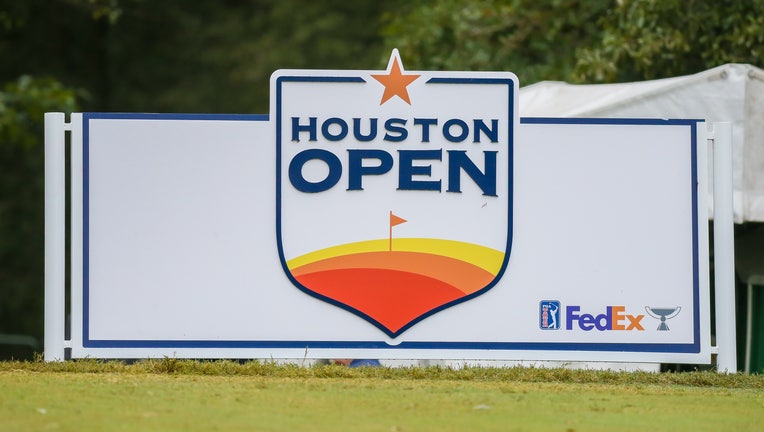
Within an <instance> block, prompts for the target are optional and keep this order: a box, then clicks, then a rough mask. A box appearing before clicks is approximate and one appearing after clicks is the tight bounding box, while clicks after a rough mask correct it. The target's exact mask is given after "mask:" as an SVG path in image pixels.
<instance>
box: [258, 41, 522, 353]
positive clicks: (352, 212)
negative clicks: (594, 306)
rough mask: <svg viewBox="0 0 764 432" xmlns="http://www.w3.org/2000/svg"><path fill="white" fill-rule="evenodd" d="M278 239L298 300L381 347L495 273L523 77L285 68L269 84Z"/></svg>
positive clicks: (392, 68) (508, 203) (504, 240)
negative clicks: (369, 328)
mask: <svg viewBox="0 0 764 432" xmlns="http://www.w3.org/2000/svg"><path fill="white" fill-rule="evenodd" d="M271 86H272V89H271V95H272V96H271V98H272V100H271V107H272V112H271V120H272V121H273V122H274V124H275V127H276V132H275V139H276V146H277V160H276V170H277V179H276V180H277V182H276V199H277V214H276V231H277V239H278V247H279V254H280V258H281V263H282V266H283V268H284V271H285V273H286V274H287V276H288V277H289V279H290V281H291V282H292V283H293V284H294V286H295V287H296V288H298V289H300V290H302V291H303V292H304V293H306V294H308V295H310V296H313V297H315V298H318V299H320V300H323V301H326V302H328V303H331V304H333V305H335V306H338V307H340V308H343V309H345V310H346V311H348V312H349V313H353V314H355V315H357V316H359V317H360V318H363V319H365V320H366V321H368V322H369V323H371V324H372V325H374V326H376V327H377V328H378V329H379V330H381V331H382V332H384V333H385V334H386V335H388V336H389V337H392V338H394V337H397V336H398V335H400V334H401V333H403V332H404V331H406V330H407V329H408V328H410V327H411V326H413V325H414V324H416V323H417V322H419V321H421V320H423V319H425V318H427V317H428V316H430V315H432V314H434V313H437V312H440V311H443V310H445V309H447V308H449V307H451V306H454V305H456V304H459V303H461V302H464V301H467V300H470V299H472V298H475V297H477V296H479V295H481V294H483V293H485V292H486V291H488V290H489V289H491V288H492V287H493V286H494V285H495V284H496V283H497V281H498V280H499V279H500V278H501V277H502V275H503V273H504V270H505V268H506V265H507V261H508V259H509V254H510V249H511V239H512V146H513V142H514V136H515V131H516V129H517V126H518V116H517V95H518V81H517V78H516V77H515V76H514V75H513V74H511V73H508V72H497V73H490V72H428V71H415V72H414V71H406V70H404V68H403V62H402V61H401V58H400V56H399V55H398V52H397V51H396V50H394V51H393V53H392V55H391V57H390V61H389V64H388V67H387V70H385V71H326V70H324V71H318V70H281V71H277V72H276V73H274V74H273V76H272V77H271Z"/></svg>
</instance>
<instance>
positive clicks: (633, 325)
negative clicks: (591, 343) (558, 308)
mask: <svg viewBox="0 0 764 432" xmlns="http://www.w3.org/2000/svg"><path fill="white" fill-rule="evenodd" d="M625 311H626V307H625V306H608V307H607V308H606V310H605V313H602V314H599V315H592V314H588V313H584V314H582V313H581V306H568V307H566V308H565V312H566V313H565V316H566V319H565V330H573V324H574V323H575V324H576V325H577V326H578V328H580V329H581V330H584V331H590V330H593V329H597V330H598V331H606V330H640V331H641V330H644V329H645V328H644V327H642V318H644V317H645V316H644V315H629V314H627V313H625Z"/></svg>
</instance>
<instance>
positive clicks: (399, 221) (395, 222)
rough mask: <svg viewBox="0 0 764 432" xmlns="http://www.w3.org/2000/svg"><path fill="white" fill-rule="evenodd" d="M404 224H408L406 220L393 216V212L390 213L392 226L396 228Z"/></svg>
mask: <svg viewBox="0 0 764 432" xmlns="http://www.w3.org/2000/svg"><path fill="white" fill-rule="evenodd" d="M404 222H408V221H407V220H406V219H403V218H402V217H399V216H396V215H394V214H393V212H392V211H391V212H390V226H391V227H394V226H396V225H400V224H402V223H404Z"/></svg>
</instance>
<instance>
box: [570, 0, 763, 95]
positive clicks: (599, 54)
mask: <svg viewBox="0 0 764 432" xmlns="http://www.w3.org/2000/svg"><path fill="white" fill-rule="evenodd" d="M680 17H681V18H680ZM600 22H601V24H602V27H603V31H602V35H601V38H600V40H599V42H598V43H597V44H595V45H593V46H591V47H583V48H582V49H581V50H579V52H578V57H579V59H578V66H577V75H578V77H577V78H578V79H580V80H586V81H589V82H614V81H637V80H643V79H654V78H662V77H670V76H676V75H686V74H690V73H696V72H700V71H702V70H705V69H709V68H711V67H714V66H719V65H721V64H724V63H730V62H734V63H752V64H755V65H761V64H762V55H764V1H762V0H748V1H736V0H721V1H720V0H691V1H687V0H650V1H643V0H620V1H618V2H616V3H615V5H614V7H613V8H612V10H610V11H609V12H608V13H607V14H606V15H605V16H604V17H602V18H601V20H600Z"/></svg>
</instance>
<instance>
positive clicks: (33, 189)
mask: <svg viewBox="0 0 764 432" xmlns="http://www.w3.org/2000/svg"><path fill="white" fill-rule="evenodd" d="M75 109H76V103H75V94H74V92H73V91H72V90H70V89H67V88H65V87H64V86H62V85H61V84H60V83H59V82H57V81H55V80H53V79H33V78H31V77H28V76H22V77H21V78H19V79H18V80H16V81H14V82H10V83H8V84H6V85H5V87H4V88H3V90H2V91H0V334H3V333H4V334H26V335H33V336H34V337H36V338H38V339H40V338H41V336H42V327H43V320H42V316H43V315H42V312H43V303H42V298H43V250H44V238H43V235H44V233H43V205H42V204H43V190H44V176H43V168H44V155H43V145H42V139H41V138H42V133H41V132H42V123H43V114H44V113H45V112H49V111H66V112H72V111H74V110H75ZM14 354H15V355H16V356H18V351H12V350H11V351H6V350H2V351H0V358H3V357H8V356H9V355H14Z"/></svg>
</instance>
